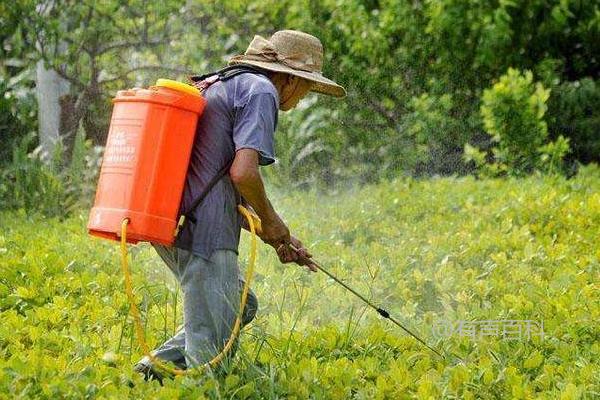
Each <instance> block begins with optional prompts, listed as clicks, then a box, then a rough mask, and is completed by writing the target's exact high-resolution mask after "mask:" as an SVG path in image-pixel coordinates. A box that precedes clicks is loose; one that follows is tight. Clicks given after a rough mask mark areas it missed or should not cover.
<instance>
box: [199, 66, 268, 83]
mask: <svg viewBox="0 0 600 400" xmlns="http://www.w3.org/2000/svg"><path fill="white" fill-rule="evenodd" d="M245 73H251V74H258V75H264V76H267V77H268V74H267V71H265V70H264V69H261V68H258V67H255V66H253V65H248V64H236V65H230V66H228V67H225V68H223V69H220V70H218V71H216V72H210V73H208V74H204V75H192V76H190V80H192V82H201V81H203V80H205V79H207V78H210V77H211V76H214V75H218V76H219V80H220V81H226V80H228V79H231V78H233V77H234V76H237V75H240V74H245Z"/></svg>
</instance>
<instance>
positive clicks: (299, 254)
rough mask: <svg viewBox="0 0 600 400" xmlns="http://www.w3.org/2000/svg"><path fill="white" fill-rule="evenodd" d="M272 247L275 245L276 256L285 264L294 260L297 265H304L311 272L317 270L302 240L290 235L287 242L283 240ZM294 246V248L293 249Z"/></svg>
mask: <svg viewBox="0 0 600 400" xmlns="http://www.w3.org/2000/svg"><path fill="white" fill-rule="evenodd" d="M290 245H291V246H290ZM292 246H293V247H292ZM273 247H275V250H276V251H277V256H279V261H281V262H282V263H284V264H287V263H291V262H294V263H296V264H298V265H304V266H306V267H307V268H308V269H309V270H311V271H312V272H317V266H316V265H315V264H314V263H313V261H312V260H311V258H312V254H310V253H309V252H308V249H306V247H304V245H303V244H302V242H301V241H300V240H298V239H296V238H295V237H294V236H290V241H289V242H284V243H281V244H279V245H277V246H273ZM294 248H295V249H296V250H294Z"/></svg>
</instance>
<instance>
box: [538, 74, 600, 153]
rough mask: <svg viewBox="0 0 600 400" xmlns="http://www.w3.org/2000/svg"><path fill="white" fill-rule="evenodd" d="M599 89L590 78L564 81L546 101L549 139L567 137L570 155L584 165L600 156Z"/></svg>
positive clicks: (553, 90)
mask: <svg viewBox="0 0 600 400" xmlns="http://www.w3.org/2000/svg"><path fill="white" fill-rule="evenodd" d="M599 104H600V86H599V85H597V84H596V82H595V81H594V80H592V79H589V78H585V79H582V80H580V81H574V82H563V83H561V84H560V85H557V86H556V88H553V89H552V95H551V96H550V99H549V101H548V128H549V133H550V135H551V136H552V137H557V136H558V135H560V134H563V135H565V136H567V137H568V138H569V139H570V142H571V144H572V147H573V154H572V156H573V157H574V158H575V159H576V160H579V161H581V162H583V163H588V162H593V161H595V160H598V157H600V134H599V132H600V107H598V105H599Z"/></svg>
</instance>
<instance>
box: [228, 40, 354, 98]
mask: <svg viewBox="0 0 600 400" xmlns="http://www.w3.org/2000/svg"><path fill="white" fill-rule="evenodd" d="M235 64H249V65H254V66H257V67H259V68H262V69H266V70H269V71H273V72H284V73H286V74H290V75H295V76H299V77H301V78H304V79H308V80H309V81H312V82H313V83H314V84H313V86H312V88H311V91H313V92H318V93H323V94H327V95H330V96H335V97H344V96H345V95H346V89H344V88H343V87H342V86H340V85H338V84H337V83H335V82H334V81H332V80H330V79H327V78H325V77H324V76H323V74H322V72H321V70H322V68H323V45H322V44H321V41H320V40H319V39H318V38H316V37H314V36H312V35H309V34H308V33H304V32H300V31H292V30H284V31H278V32H275V33H274V34H273V35H272V36H271V37H270V38H269V39H265V38H264V37H262V36H259V35H256V36H254V39H253V40H252V42H251V43H250V45H249V46H248V49H247V50H246V52H245V53H244V54H243V55H238V56H235V57H233V58H232V59H231V60H229V65H235Z"/></svg>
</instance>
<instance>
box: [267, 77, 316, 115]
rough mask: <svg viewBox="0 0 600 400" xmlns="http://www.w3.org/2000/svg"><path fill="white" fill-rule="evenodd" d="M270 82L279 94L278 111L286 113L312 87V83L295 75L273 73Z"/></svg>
mask: <svg viewBox="0 0 600 400" xmlns="http://www.w3.org/2000/svg"><path fill="white" fill-rule="evenodd" d="M270 78H271V81H272V82H273V85H275V88H276V89H277V92H278V93H279V109H280V110H281V111H288V110H291V109H292V108H294V107H296V106H297V105H298V102H299V101H300V100H302V98H303V97H304V96H306V94H307V93H308V92H310V90H311V89H312V87H313V82H311V81H309V80H308V79H304V78H300V77H299V76H296V75H291V74H285V73H283V72H273V73H272V74H271V75H270Z"/></svg>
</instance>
